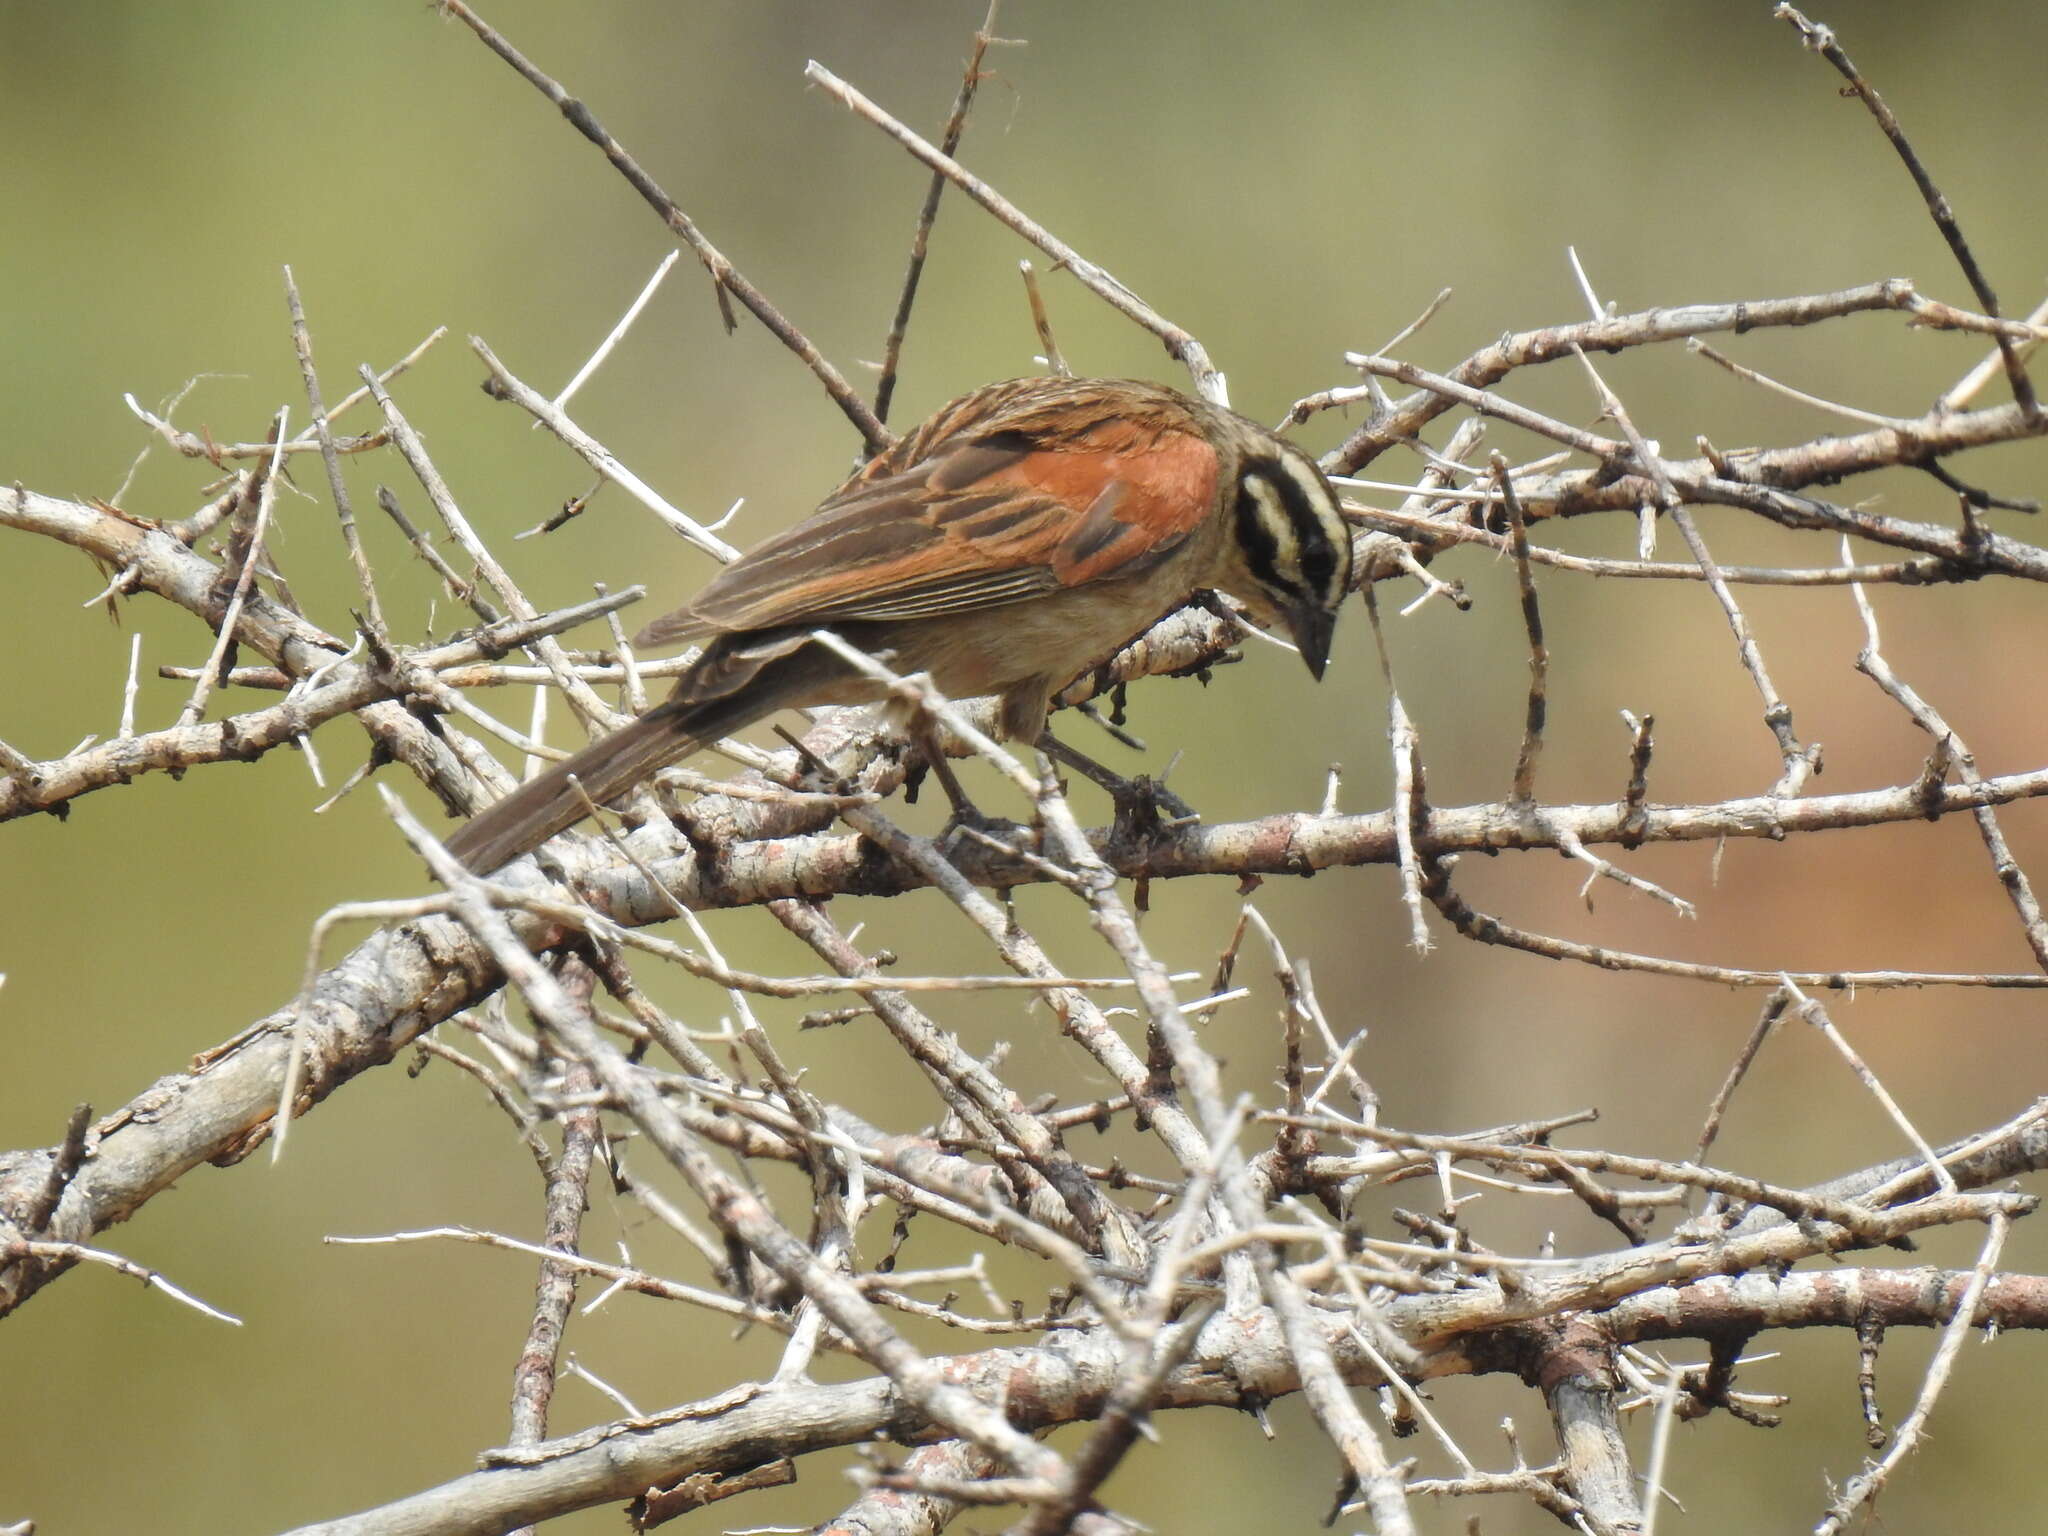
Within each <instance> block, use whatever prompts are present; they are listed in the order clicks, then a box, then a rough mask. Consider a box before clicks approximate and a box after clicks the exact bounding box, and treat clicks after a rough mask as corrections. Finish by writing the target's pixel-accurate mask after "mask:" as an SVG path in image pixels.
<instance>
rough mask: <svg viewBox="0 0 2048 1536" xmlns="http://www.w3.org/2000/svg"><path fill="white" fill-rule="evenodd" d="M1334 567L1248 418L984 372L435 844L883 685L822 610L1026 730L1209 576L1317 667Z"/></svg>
mask: <svg viewBox="0 0 2048 1536" xmlns="http://www.w3.org/2000/svg"><path fill="white" fill-rule="evenodd" d="M1350 585H1351V536H1350V531H1349V529H1348V527H1347V525H1346V523H1345V521H1344V518H1343V516H1342V513H1341V511H1340V503H1339V501H1338V498H1337V495H1336V493H1335V491H1333V490H1332V489H1331V487H1330V483H1329V481H1328V480H1327V479H1326V478H1325V477H1324V475H1323V472H1322V471H1321V469H1320V468H1318V467H1317V465H1316V462H1315V460H1314V459H1313V458H1311V457H1310V456H1309V455H1308V454H1307V453H1305V452H1303V451H1302V450H1301V449H1300V448H1298V447H1296V446H1295V445H1294V444H1293V443H1290V442H1288V441H1287V440H1286V439H1284V438H1281V437H1279V436H1278V435H1276V434H1275V433H1273V432H1271V431H1269V430H1267V429H1266V428H1265V427H1263V426H1261V425H1259V424H1258V423H1257V422H1254V421H1252V420H1250V419H1249V418H1247V417H1244V416H1240V415H1238V414H1236V413H1235V412H1233V411H1230V410H1227V409H1225V408H1223V407H1221V406H1217V405H1212V404H1210V403H1209V402H1207V401H1205V400H1200V399H1196V398H1194V397H1192V396H1189V395H1185V394H1182V393H1180V392H1179V391H1177V390H1174V389H1171V388H1168V387H1167V386H1165V385H1161V384H1152V383H1146V382H1143V381H1140V380H1135V379H1085V378H1066V377H1032V378H1021V379H1010V380H1006V381H1003V382H1000V383H994V384H988V385H984V386H983V387H982V388H980V389H977V390H975V391H973V392H972V393H969V394H966V395H963V396H961V397H960V398H959V399H957V400H954V401H952V402H951V403H949V404H947V405H945V406H943V407H941V408H940V409H939V410H938V411H937V412H936V413H934V414H933V415H932V416H931V417H930V418H928V419H927V420H925V421H924V422H922V423H921V424H920V425H918V426H917V427H916V428H914V429H913V430H911V431H910V432H908V433H906V434H905V435H904V436H903V437H902V438H901V439H899V440H898V441H897V442H896V443H895V444H893V445H892V446H891V447H889V448H887V449H886V450H884V451H883V452H881V453H879V454H877V455H876V456H875V457H874V458H872V459H871V460H869V461H868V462H867V463H866V464H864V465H863V466H861V467H860V468H859V469H858V470H856V471H855V472H854V474H853V475H852V476H851V477H850V478H849V479H848V480H846V482H845V483H844V484H842V485H841V486H840V487H839V488H838V489H837V490H835V491H833V492H832V494H831V495H829V496H827V497H826V498H825V500H824V501H823V502H822V503H821V504H820V505H819V506H818V509H817V510H816V511H815V512H813V513H812V514H811V515H810V516H809V517H807V518H805V519H804V520H803V521H801V522H799V523H797V524H795V525H794V526H793V527H791V528H788V529H786V530H785V531H783V532H781V533H778V534H775V535H774V536H772V537H770V538H769V539H767V540H766V541H765V542H763V543H761V544H759V545H756V546H755V547H754V548H753V549H750V550H748V551H747V552H746V553H744V554H742V555H741V556H740V557H739V558H738V559H736V560H734V561H733V562H732V563H731V564H729V565H727V566H726V567H725V568H724V569H723V570H722V571H720V572H719V573H718V575H717V576H716V577H715V578H714V579H713V580H712V581H711V583H710V584H709V585H708V586H706V587H705V588H704V590H703V591H702V592H700V593H699V594H698V595H697V596H696V597H695V598H694V599H692V600H691V601H690V602H689V603H687V604H685V605H684V606H683V607H681V608H678V609H676V610H675V611H674V612H672V613H669V614H666V615H664V616H663V617H661V618H658V619H655V620H654V621H653V622H652V623H650V624H648V625H647V626H646V627H645V628H643V629H642V630H641V631H640V633H639V634H638V635H636V636H635V637H634V641H633V643H634V645H635V646H636V647H657V646H662V645H667V644H671V643H674V642H678V641H694V642H696V643H698V644H700V645H701V646H702V647H703V649H702V652H701V654H700V655H699V656H698V657H697V659H696V661H695V662H694V663H692V664H691V665H690V666H689V668H688V669H687V670H685V671H684V672H683V673H682V674H681V675H680V676H679V677H678V678H677V679H676V683H675V688H674V690H673V691H672V692H671V693H670V695H669V697H668V698H667V699H666V700H664V701H663V702H662V703H660V704H657V705H656V706H654V707H653V708H652V709H650V710H648V711H647V712H646V713H645V714H643V715H640V716H639V717H638V718H636V719H634V720H632V721H631V722H629V723H628V724H627V725H625V726H624V727H623V728H621V729H620V730H618V731H616V732H614V733H613V734H611V735H609V736H606V737H604V738H602V739H601V740H598V741H596V742H593V743H592V744H591V745H589V746H587V747H585V748H583V749H582V750H581V751H579V752H577V753H576V754H574V755H573V756H571V757H569V758H568V759H566V760H564V761H562V762H558V763H556V764H554V765H553V766H551V767H550V768H548V769H546V770H545V771H544V772H542V773H540V774H538V775H537V776H535V777H534V778H532V779H529V780H527V781H526V782H525V783H523V784H521V785H520V786H519V787H518V788H517V789H515V790H513V791H512V792H511V793H510V794H508V795H506V796H505V797H504V798H503V799H501V800H498V801H497V802H495V803H494V804H492V805H490V806H487V807H486V808H485V809H484V810H482V811H481V812H479V813H478V814H477V815H476V816H475V817H473V818H472V819H471V820H470V821H469V822H468V823H467V824H466V825H464V826H463V827H462V828H460V829H459V830H458V831H457V832H456V833H455V834H454V835H453V836H452V837H450V838H449V839H448V842H447V849H448V852H449V853H450V854H452V855H453V856H454V857H455V859H456V860H457V861H459V862H460V863H461V864H462V865H463V866H464V867H465V868H467V869H469V870H470V871H471V872H473V873H476V874H488V873H490V872H492V871H494V870H496V869H498V868H499V867H501V866H502V865H504V864H506V863H508V862H509V861H511V860H512V859H514V858H516V857H518V856H519V855H521V854H523V853H526V852H529V851H530V850H532V849H534V848H536V847H538V846H539V845H540V844H541V843H543V842H545V841H546V840H547V839H548V838H551V837H553V836H554V835H556V834H557V833H559V832H561V831H563V830H565V829H566V828H568V827H569V826H571V825H572V824H574V823H575V822H576V821H578V820H580V819H581V818H582V817H583V816H584V815H585V814H586V813H587V811H588V809H589V806H590V805H591V804H593V803H595V804H599V805H602V804H604V803H606V802H607V801H611V800H614V799H616V798H618V797H619V796H620V795H622V794H624V793H625V792H626V791H627V790H629V789H631V788H632V787H633V786H635V785H636V784H639V783H640V782H642V781H643V780H646V779H648V778H650V777H652V776H653V775H654V774H655V773H656V772H657V771H658V770H660V769H661V768H664V767H666V766H667V765H669V764H670V763H673V762H676V761H678V760H679V759H682V758H684V757H687V756H689V755H690V754H691V753H693V752H695V751H697V750H698V749H700V748H702V747H705V746H708V745H709V744H711V743H712V742H715V741H717V740H718V739H719V738H720V737H722V736H726V735H730V734H731V733H732V732H734V731H737V730H740V729H742V728H744V727H745V726H748V725H751V724H753V723H754V722H756V721H758V720H760V719H762V718H764V717H765V716H768V715H770V714H773V713H775V712H776V711H777V710H781V709H786V708H791V707H794V706H798V705H813V704H859V703H870V702H873V701H875V700H877V699H880V698H883V697H885V695H886V693H887V689H886V687H885V686H883V685H881V684H878V683H877V682H875V681H874V680H873V679H872V678H870V677H869V676H867V675H864V674H863V673H862V672H860V671H859V670H857V669H856V668H855V667H854V665H853V664H852V663H851V662H849V661H848V660H847V659H846V658H845V657H844V656H843V655H841V654H839V653H838V652H835V651H833V650H830V649H828V648H827V647H825V646H824V645H821V644H819V643H818V642H817V641H815V640H814V639H813V638H812V637H813V635H814V633H815V632H816V631H817V630H819V629H821V628H828V629H830V630H831V631H833V632H834V633H835V634H837V635H838V636H840V637H841V638H842V639H844V640H845V641H847V642H848V643H849V644H851V645H852V646H854V647H856V648H858V649H860V650H862V651H865V652H867V653H869V654H870V655H872V656H874V657H876V658H877V659H879V660H881V661H884V662H886V663H887V664H888V665H889V666H890V667H891V668H892V669H893V670H894V671H895V672H896V673H897V674H898V675H908V674H912V673H920V672H921V673H926V674H929V676H930V678H931V680H932V683H933V685H934V686H935V687H936V688H937V689H939V690H940V691H941V692H942V693H944V694H945V695H947V696H948V697H952V698H971V697H980V696H986V695H994V696H995V697H996V698H997V699H998V700H999V701H1000V702H999V708H998V732H999V734H1000V735H1002V736H1004V737H1008V738H1010V739H1014V740H1020V741H1025V742H1032V741H1036V740H1038V739H1039V738H1040V736H1041V735H1042V734H1043V733H1044V731H1045V724H1046V714H1047V710H1048V708H1049V705H1050V701H1051V699H1052V696H1053V694H1054V693H1055V691H1057V690H1058V689H1060V688H1061V687H1063V686H1065V685H1066V684H1067V683H1068V682H1070V681H1072V680H1073V679H1074V678H1075V677H1078V676H1080V675H1081V674H1082V673H1084V672H1085V671H1087V670H1088V669H1089V668H1091V667H1093V666H1095V665H1096V664H1098V663H1100V662H1102V661H1103V660H1105V659H1107V658H1108V657H1109V656H1111V655H1114V654H1115V653H1116V652H1117V651H1118V650H1119V649H1121V648H1122V647H1123V646H1124V645H1125V644H1126V643H1127V642H1128V641H1130V640H1131V639H1132V638H1133V637H1134V636H1136V635H1138V634H1141V633H1143V632H1144V630H1145V629H1146V628H1148V627H1149V626H1150V625H1151V624H1152V623H1153V622H1155V621H1156V620H1158V619H1159V618H1161V617H1163V616H1164V615H1166V614H1167V613H1170V612H1172V611H1173V610H1174V609H1176V608H1178V607H1180V606H1181V605H1182V604H1184V603H1186V602H1187V601H1188V600H1189V599H1190V598H1192V597H1194V596H1195V595H1196V594H1197V593H1199V592H1202V591H1205V590H1207V591H1218V592H1224V593H1227V594H1229V596H1231V597H1232V598H1235V599H1236V600H1237V601H1238V602H1239V603H1241V604H1242V605H1243V606H1244V607H1245V609H1246V610H1247V611H1248V613H1249V616H1250V617H1251V619H1252V620H1253V621H1254V622H1256V623H1258V624H1260V625H1262V626H1269V625H1274V624H1279V625H1284V626H1285V628H1286V631H1287V633H1288V634H1289V635H1290V636H1291V637H1292V639H1293V642H1294V645H1295V647H1296V648H1297V649H1298V650H1299V651H1300V653H1301V657H1302V660H1303V661H1304V662H1306V663H1307V664H1308V669H1309V671H1310V672H1311V673H1312V674H1313V675H1314V676H1315V677H1316V678H1317V679H1318V680H1320V679H1321V677H1322V675H1323V669H1324V666H1325V664H1326V663H1327V662H1328V659H1329V654H1330V641H1331V636H1332V632H1333V629H1334V627H1335V624H1336V618H1337V611H1338V608H1339V606H1340V605H1341V603H1342V602H1343V599H1344V597H1345V594H1346V593H1347V591H1348V590H1349V588H1350ZM579 786H580V788H579Z"/></svg>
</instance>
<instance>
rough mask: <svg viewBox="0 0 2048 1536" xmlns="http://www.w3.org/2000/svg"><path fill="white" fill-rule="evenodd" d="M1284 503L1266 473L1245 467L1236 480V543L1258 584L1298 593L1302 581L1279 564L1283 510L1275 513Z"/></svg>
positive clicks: (1283, 522) (1283, 521) (1246, 565)
mask: <svg viewBox="0 0 2048 1536" xmlns="http://www.w3.org/2000/svg"><path fill="white" fill-rule="evenodd" d="M1284 505H1285V503H1284V502H1283V501H1281V499H1280V495H1279V492H1278V491H1277V489H1276V488H1275V487H1274V485H1273V481H1272V479H1271V478H1270V477H1269V476H1268V475H1266V474H1265V473H1264V472H1263V471H1261V470H1259V469H1256V468H1249V469H1247V470H1246V471H1245V472H1244V474H1243V476H1242V477H1240V479H1239V480H1238V483H1237V503H1236V506H1235V508H1234V511H1235V513H1236V517H1237V543H1238V548H1239V549H1240V550H1242V551H1243V553H1244V563H1245V567H1246V569H1248V570H1249V571H1250V572H1251V573H1252V575H1253V576H1254V577H1255V578H1256V579H1257V580H1258V581H1259V582H1260V584H1261V585H1264V586H1268V587H1273V588H1276V589H1278V590H1280V591H1282V592H1291V593H1294V594H1296V595H1299V594H1300V592H1301V584H1300V583H1299V582H1297V581H1296V580H1295V579H1294V578H1293V577H1292V576H1291V575H1289V574H1287V573H1286V572H1283V571H1282V570H1281V569H1280V565H1279V558H1280V537H1281V533H1282V531H1283V528H1284V524H1285V518H1284V514H1276V509H1277V508H1278V507H1281V506H1284ZM1276 523H1277V524H1280V525H1281V526H1276Z"/></svg>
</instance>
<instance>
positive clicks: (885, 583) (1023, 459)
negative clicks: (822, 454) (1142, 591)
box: [636, 380, 1217, 644]
mask: <svg viewBox="0 0 2048 1536" xmlns="http://www.w3.org/2000/svg"><path fill="white" fill-rule="evenodd" d="M1128 388H1130V389H1136V390H1139V391H1142V393H1141V394H1140V395H1139V397H1138V398H1139V400H1140V401H1141V403H1143V404H1145V405H1148V406H1150V407H1151V408H1150V409H1147V410H1138V411H1133V410H1132V409H1130V408H1129V397H1128V396H1126V398H1125V401H1124V402H1123V404H1122V405H1121V406H1120V407H1118V408H1113V409H1112V408H1105V407H1102V406H1100V405H1097V406H1095V408H1093V409H1092V410H1091V409H1090V408H1089V407H1090V404H1091V402H1093V401H1097V400H1099V399H1100V394H1101V392H1100V386H1099V385H1097V386H1092V387H1083V386H1081V385H1079V384H1077V383H1076V382H1075V381H1069V380H1015V381H1011V382H1009V383H1006V384H998V385H992V386H990V387H989V388H988V389H987V390H984V391H980V392H978V393H977V394H976V395H970V396H967V397H965V398H963V399H962V400H959V401H956V402H954V403H953V404H952V405H950V406H948V407H946V408H945V409H944V410H942V411H941V412H939V413H938V414H937V415H936V416H934V417H933V418H932V419H931V420H930V421H929V422H927V423H926V424H925V425H924V426H922V427H920V428H919V429H918V430H917V431H916V432H915V433H913V434H912V435H911V436H910V437H908V438H906V439H904V441H903V442H901V443H899V444H898V445H897V446H896V448H894V449H892V450H891V451H890V452H889V453H888V454H885V455H883V456H882V457H881V458H878V459H877V460H875V461H874V462H872V463H870V464H869V465H867V466H866V467H865V468H863V469H862V470H861V471H860V473H858V474H856V475H855V476H854V477H853V478H852V479H851V480H849V481H848V482H847V483H846V484H845V485H843V486H841V487H840V488H839V489H838V490H837V491H835V492H834V493H833V494H832V495H831V496H830V497H828V498H827V499H826V501H825V502H824V503H823V505H821V506H820V507H819V508H818V510H817V511H816V512H815V513H813V514H812V515H811V516H810V517H808V518H806V519H805V520H804V521H803V522H801V523H799V524H797V525H796V526H795V527H793V528H790V529H788V530H787V531H785V532H783V533H780V534H777V535H776V536H774V537H773V538H771V539H769V540H767V541H766V542H765V543H763V544H761V545H759V546H757V547H756V548H754V549H753V550H751V551H749V552H748V553H747V554H745V555H743V556H742V557H741V558H740V559H739V560H737V561H735V562H734V563H733V564H732V565H730V566H728V567H726V569H725V570H724V571H722V572H720V573H719V575H718V576H717V578H716V579H715V580H713V581H712V582H711V584H710V585H709V586H708V587H706V588H705V589H704V591H703V592H702V593H701V594H699V596H698V597H697V598H696V600H695V601H694V602H692V603H691V604H690V605H689V606H688V607H687V608H685V609H682V610H679V611H678V612H676V613H673V614H670V615H668V616H666V617H665V618H662V619H657V620H655V621H654V623H652V624H650V625H648V626H647V628H646V629H645V630H643V631H642V632H641V635H640V637H639V639H638V641H637V642H636V643H643V644H657V643H661V642H663V641H667V640H675V639H684V638H691V637H697V636H702V635H706V634H714V633H721V632H723V633H731V632H733V631H737V630H752V629H767V628H781V627H785V626H792V625H815V624H825V623H839V622H849V621H854V620H890V619H916V618H929V617H935V616H937V615H941V614H947V613H958V612H964V611H968V610H972V609H978V608H989V607H996V606H999V605H1002V604H1006V603H1014V602H1021V601H1024V600H1026V599H1028V598H1032V597H1035V596H1038V595H1040V594H1042V593H1046V592H1050V591H1054V590H1057V589H1059V588H1062V587H1075V586H1081V585H1084V584H1086V583H1090V582H1097V581H1114V580H1117V579H1120V578H1125V577H1134V576H1137V575H1140V574H1142V573H1144V572H1146V571H1148V570H1150V569H1151V568H1152V567H1153V566H1154V565H1155V564H1156V563H1157V562H1158V561H1159V560H1161V559H1163V558H1165V557H1166V556H1167V555H1168V554H1170V553H1171V552H1172V551H1173V550H1174V549H1176V548H1178V547H1179V546H1180V545H1181V544H1182V543H1183V542H1185V541H1186V539H1187V538H1188V537H1189V535H1191V534H1192V533H1193V532H1194V531H1195V530H1196V529H1197V528H1198V527H1199V526H1200V525H1201V523H1202V520H1203V519H1204V518H1205V517H1206V516H1207V515H1208V514H1209V512H1210V510H1211V507H1212V505H1213V502H1214V498H1215V494H1216V479H1217V452H1216V449H1215V448H1214V447H1213V446H1212V445H1211V443H1210V442H1209V440H1208V439H1207V438H1206V437H1205V436H1203V435H1202V434H1201V430H1200V423H1199V421H1198V420H1197V419H1196V418H1195V417H1194V416H1193V415H1192V414H1191V412H1190V411H1189V409H1188V407H1187V402H1185V401H1183V400H1182V399H1181V398H1180V397H1179V396H1175V395H1173V394H1171V392H1169V391H1165V390H1160V389H1157V388H1155V387H1153V386H1128Z"/></svg>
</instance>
